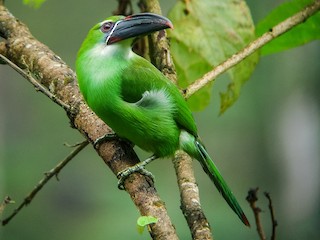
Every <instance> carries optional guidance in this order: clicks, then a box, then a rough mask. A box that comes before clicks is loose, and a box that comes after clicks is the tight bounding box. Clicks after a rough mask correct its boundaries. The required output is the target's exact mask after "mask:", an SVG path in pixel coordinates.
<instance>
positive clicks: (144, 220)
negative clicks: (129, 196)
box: [137, 216, 158, 234]
mask: <svg viewBox="0 0 320 240" xmlns="http://www.w3.org/2000/svg"><path fill="white" fill-rule="evenodd" d="M157 222H158V218H156V217H153V216H141V217H139V218H138V220H137V230H138V232H139V233H140V234H142V233H143V230H144V227H145V226H147V225H149V224H152V223H157Z"/></svg>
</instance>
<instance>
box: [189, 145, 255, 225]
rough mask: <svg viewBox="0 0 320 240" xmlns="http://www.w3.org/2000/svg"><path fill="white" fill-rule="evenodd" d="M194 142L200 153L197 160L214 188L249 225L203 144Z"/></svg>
mask: <svg viewBox="0 0 320 240" xmlns="http://www.w3.org/2000/svg"><path fill="white" fill-rule="evenodd" d="M195 144H196V147H197V150H198V153H199V155H200V156H199V159H198V160H199V161H200V163H201V165H202V167H203V169H204V171H205V172H206V173H207V175H208V176H209V177H210V179H211V180H212V181H213V183H214V184H215V186H216V188H217V189H218V190H219V192H220V193H221V194H222V196H223V198H224V199H225V200H226V202H227V203H228V204H229V206H230V207H231V208H232V210H233V211H234V212H235V213H236V214H237V215H238V217H239V218H240V219H241V221H242V222H243V223H244V224H245V225H246V226H250V223H249V221H248V219H247V217H246V215H245V214H244V212H243V211H242V209H241V207H240V205H239V203H238V201H237V200H236V198H235V197H234V195H233V193H232V192H231V190H230V188H229V187H228V185H227V183H226V182H225V180H224V179H223V177H222V175H221V174H220V172H219V170H218V168H217V167H216V165H215V164H214V162H213V161H212V159H211V158H210V156H209V154H208V153H207V151H206V149H205V148H204V146H203V145H202V144H201V143H200V142H199V141H197V140H196V141H195Z"/></svg>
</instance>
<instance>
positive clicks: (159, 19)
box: [107, 13, 173, 45]
mask: <svg viewBox="0 0 320 240" xmlns="http://www.w3.org/2000/svg"><path fill="white" fill-rule="evenodd" d="M166 28H173V25H172V23H171V21H170V20H169V19H168V18H166V17H163V16H160V15H157V14H153V13H139V14H134V15H131V16H127V17H126V18H124V19H123V20H120V21H118V22H116V24H115V26H114V28H113V29H112V31H111V32H110V36H109V37H108V39H107V44H108V45H109V44H112V43H116V42H119V41H121V40H125V39H128V38H133V37H138V36H143V35H148V34H150V33H152V32H156V31H159V30H162V29H166Z"/></svg>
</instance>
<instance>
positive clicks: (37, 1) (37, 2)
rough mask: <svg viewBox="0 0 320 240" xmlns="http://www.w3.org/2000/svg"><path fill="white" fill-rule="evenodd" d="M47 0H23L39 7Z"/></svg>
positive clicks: (34, 6)
mask: <svg viewBox="0 0 320 240" xmlns="http://www.w3.org/2000/svg"><path fill="white" fill-rule="evenodd" d="M45 1H46V0H23V4H25V5H28V6H29V7H33V8H35V9H38V8H40V7H41V5H42V4H43V3H44V2H45Z"/></svg>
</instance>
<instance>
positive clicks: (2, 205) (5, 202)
mask: <svg viewBox="0 0 320 240" xmlns="http://www.w3.org/2000/svg"><path fill="white" fill-rule="evenodd" d="M11 203H15V201H14V200H12V199H11V197H9V196H5V197H4V199H3V201H2V202H1V203H0V215H1V214H2V212H3V210H4V209H5V207H6V206H7V205H8V204H11Z"/></svg>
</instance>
